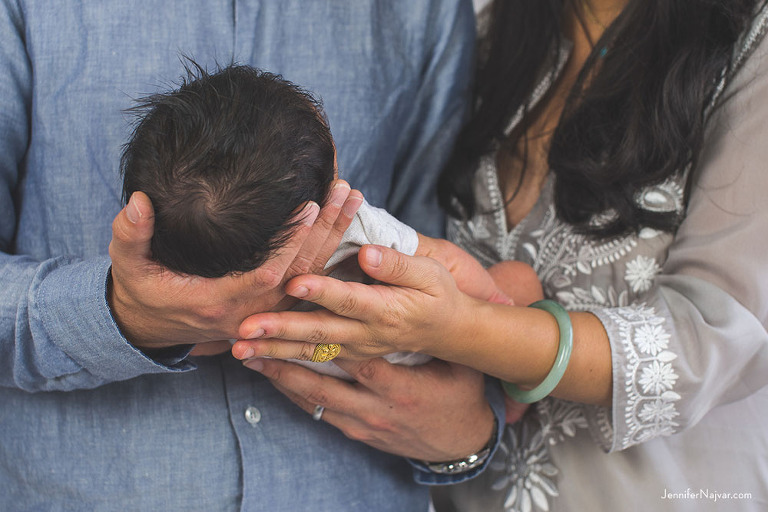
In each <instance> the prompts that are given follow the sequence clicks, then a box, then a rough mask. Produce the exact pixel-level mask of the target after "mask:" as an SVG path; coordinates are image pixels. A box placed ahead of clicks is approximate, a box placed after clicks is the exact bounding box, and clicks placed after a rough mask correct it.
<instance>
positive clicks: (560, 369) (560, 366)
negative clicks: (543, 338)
mask: <svg viewBox="0 0 768 512" xmlns="http://www.w3.org/2000/svg"><path fill="white" fill-rule="evenodd" d="M528 307H531V308H536V309H543V310H544V311H546V312H547V313H550V314H551V315H552V316H554V317H555V320H556V321H557V328H558V329H559V330H560V345H559V346H558V348H557V356H556V357H555V364H554V365H552V369H551V370H549V374H548V375H547V377H546V378H545V379H544V380H543V381H542V383H541V384H539V385H538V386H536V387H535V388H533V389H530V390H528V391H523V390H522V389H520V388H519V387H517V385H516V384H512V383H510V382H502V383H501V384H502V386H504V391H505V392H506V393H507V395H508V396H509V397H510V398H512V399H513V400H516V401H518V402H520V403H523V404H531V403H533V402H538V401H539V400H541V399H542V398H544V397H546V396H547V395H549V394H550V393H551V392H552V391H554V389H555V388H556V387H557V385H558V384H559V383H560V379H562V378H563V375H564V374H565V369H566V368H568V361H569V360H570V359H571V351H572V350H573V326H572V325H571V317H570V316H568V312H567V311H566V310H565V308H564V307H563V306H561V305H560V304H558V303H557V302H555V301H553V300H540V301H538V302H534V303H533V304H531V305H530V306H528Z"/></svg>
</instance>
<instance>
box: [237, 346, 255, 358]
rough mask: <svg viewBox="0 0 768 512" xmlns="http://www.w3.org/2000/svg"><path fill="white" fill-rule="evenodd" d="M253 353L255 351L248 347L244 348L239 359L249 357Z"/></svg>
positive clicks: (253, 354)
mask: <svg viewBox="0 0 768 512" xmlns="http://www.w3.org/2000/svg"><path fill="white" fill-rule="evenodd" d="M255 355H256V351H255V350H253V349H252V348H250V347H249V348H248V349H246V351H245V352H244V353H243V357H241V358H240V359H250V358H252V357H253V356H255Z"/></svg>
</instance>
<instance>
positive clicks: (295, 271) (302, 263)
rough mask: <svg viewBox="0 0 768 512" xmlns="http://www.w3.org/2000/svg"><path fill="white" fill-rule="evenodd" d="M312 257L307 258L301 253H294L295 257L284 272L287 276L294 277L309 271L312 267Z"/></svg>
mask: <svg viewBox="0 0 768 512" xmlns="http://www.w3.org/2000/svg"><path fill="white" fill-rule="evenodd" d="M313 261H314V258H307V257H306V256H304V255H302V254H298V255H296V258H294V260H293V261H292V262H291V264H290V265H289V266H288V271H287V272H286V273H285V275H286V276H287V277H294V276H298V275H302V274H306V273H307V272H309V269H310V268H312V262H313Z"/></svg>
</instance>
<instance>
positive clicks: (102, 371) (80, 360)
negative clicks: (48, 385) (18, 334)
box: [37, 258, 195, 382]
mask: <svg viewBox="0 0 768 512" xmlns="http://www.w3.org/2000/svg"><path fill="white" fill-rule="evenodd" d="M110 270H111V264H110V261H109V258H102V259H99V260H98V261H96V262H94V261H93V260H90V261H88V262H78V263H72V264H69V265H62V266H60V267H58V268H57V269H54V270H53V271H51V272H50V273H49V274H48V275H47V276H46V277H45V279H44V280H43V282H42V283H41V284H40V288H39V290H38V297H37V301H38V304H39V314H40V318H39V319H38V320H39V322H40V323H41V324H42V326H43V328H44V329H45V331H46V333H47V335H48V338H49V339H50V340H51V341H52V343H53V344H54V345H55V346H57V347H58V348H59V349H60V350H61V351H62V352H64V353H65V354H67V355H68V356H69V357H70V358H71V359H72V360H73V361H75V362H76V363H77V364H79V365H80V366H81V367H82V368H83V369H84V370H85V371H87V372H88V373H89V374H90V375H92V376H94V377H96V378H97V379H102V380H103V381H104V382H111V381H119V380H127V379H131V378H133V377H137V376H139V375H143V374H146V373H166V372H180V371H188V370H192V369H194V368H195V365H194V364H193V363H191V362H189V361H187V360H186V357H187V355H188V354H189V352H190V350H191V347H190V346H182V347H174V348H172V349H168V350H163V351H160V352H158V353H157V354H156V355H155V357H154V358H153V357H149V356H148V355H147V354H145V353H144V352H142V351H141V350H139V349H137V348H136V347H134V346H133V345H131V344H130V342H128V340H127V339H126V338H125V337H124V336H123V335H122V333H121V332H120V329H119V328H118V326H117V323H116V322H115V320H114V318H113V317H112V313H111V311H110V309H109V304H108V302H107V283H108V279H109V278H110Z"/></svg>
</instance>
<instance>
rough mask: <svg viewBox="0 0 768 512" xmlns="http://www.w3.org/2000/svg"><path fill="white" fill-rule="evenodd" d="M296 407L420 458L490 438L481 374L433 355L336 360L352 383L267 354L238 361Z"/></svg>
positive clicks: (436, 457)
mask: <svg viewBox="0 0 768 512" xmlns="http://www.w3.org/2000/svg"><path fill="white" fill-rule="evenodd" d="M244 364H245V366H247V367H249V368H251V369H253V370H256V371H259V372H261V373H262V374H264V375H265V376H266V377H267V378H269V379H270V380H271V381H272V383H273V384H274V385H275V386H276V387H277V389H279V390H280V391H282V392H283V393H284V394H285V395H286V396H288V398H290V399H291V400H292V401H293V402H295V403H296V404H297V405H298V406H299V407H301V408H302V409H303V410H305V411H306V412H307V413H308V414H311V413H312V412H313V410H314V408H315V406H317V405H320V406H322V407H324V408H325V411H324V412H323V415H322V419H323V420H324V421H327V422H328V423H330V424H331V425H334V426H335V427H337V428H339V429H340V430H341V431H342V432H343V433H344V434H345V435H346V436H347V437H349V438H350V439H354V440H357V441H362V442H364V443H366V444H368V445H369V446H372V447H374V448H377V449H379V450H383V451H386V452H389V453H393V454H396V455H402V456H405V457H411V458H414V459H419V460H427V461H446V460H456V459H459V458H463V457H466V456H467V455H468V454H471V453H476V452H477V451H479V450H480V449H481V448H482V447H483V446H484V445H485V444H486V443H487V442H488V439H490V437H491V432H492V429H493V412H492V410H491V408H490V405H489V404H488V402H487V401H486V399H485V396H484V389H485V388H484V380H483V376H482V374H480V373H479V372H477V371H475V370H471V369H470V368H467V367H465V366H461V365H458V364H451V363H445V362H443V361H437V360H433V361H431V362H429V363H427V364H425V365H422V366H399V365H392V364H390V363H388V362H386V361H385V360H383V359H380V358H377V359H370V360H367V361H360V362H352V361H339V362H338V365H339V366H340V367H341V368H342V369H344V370H346V371H347V372H348V373H349V374H350V375H351V376H352V377H353V378H354V379H355V380H356V382H347V381H343V380H340V379H337V378H335V377H329V376H327V375H320V374H318V373H316V372H314V371H312V370H309V369H307V368H304V367H301V366H299V365H296V364H292V363H288V362H284V361H278V360H273V359H254V360H249V361H246V362H245V363H244Z"/></svg>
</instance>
